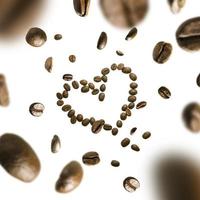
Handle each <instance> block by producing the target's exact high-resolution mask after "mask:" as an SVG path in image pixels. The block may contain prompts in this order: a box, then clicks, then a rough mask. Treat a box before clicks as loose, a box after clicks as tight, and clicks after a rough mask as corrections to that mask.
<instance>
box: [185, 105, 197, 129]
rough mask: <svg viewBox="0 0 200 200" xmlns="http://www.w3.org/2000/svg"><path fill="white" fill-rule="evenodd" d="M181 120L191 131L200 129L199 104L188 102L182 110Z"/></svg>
mask: <svg viewBox="0 0 200 200" xmlns="http://www.w3.org/2000/svg"><path fill="white" fill-rule="evenodd" d="M182 117H183V122H184V123H185V126H186V127H187V128H188V129H189V130H190V131H192V132H194V133H197V132H199V131H200V105H199V104H198V103H195V102H194V103H190V104H188V105H186V107H185V108H184V110H183V114H182Z"/></svg>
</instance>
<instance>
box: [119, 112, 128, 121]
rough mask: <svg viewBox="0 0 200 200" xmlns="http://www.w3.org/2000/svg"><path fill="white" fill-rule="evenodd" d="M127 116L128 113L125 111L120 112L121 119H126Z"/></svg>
mask: <svg viewBox="0 0 200 200" xmlns="http://www.w3.org/2000/svg"><path fill="white" fill-rule="evenodd" d="M126 118H127V115H126V113H125V112H123V113H121V114H120V119H121V120H126Z"/></svg>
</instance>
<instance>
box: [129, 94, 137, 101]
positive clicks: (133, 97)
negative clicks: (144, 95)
mask: <svg viewBox="0 0 200 200" xmlns="http://www.w3.org/2000/svg"><path fill="white" fill-rule="evenodd" d="M128 101H129V102H135V101H136V96H134V95H131V96H129V97H128Z"/></svg>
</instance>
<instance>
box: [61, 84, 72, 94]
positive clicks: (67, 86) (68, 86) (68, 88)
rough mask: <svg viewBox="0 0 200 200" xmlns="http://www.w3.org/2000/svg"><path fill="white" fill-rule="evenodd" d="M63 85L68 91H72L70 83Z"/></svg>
mask: <svg viewBox="0 0 200 200" xmlns="http://www.w3.org/2000/svg"><path fill="white" fill-rule="evenodd" d="M63 87H64V89H65V90H66V91H68V92H69V91H70V90H71V87H70V85H69V84H68V83H65V84H64V85H63Z"/></svg>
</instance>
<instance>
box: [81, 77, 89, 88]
mask: <svg viewBox="0 0 200 200" xmlns="http://www.w3.org/2000/svg"><path fill="white" fill-rule="evenodd" d="M87 83H88V82H87V81H86V80H84V79H83V80H80V84H81V85H84V86H85V85H87Z"/></svg>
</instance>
